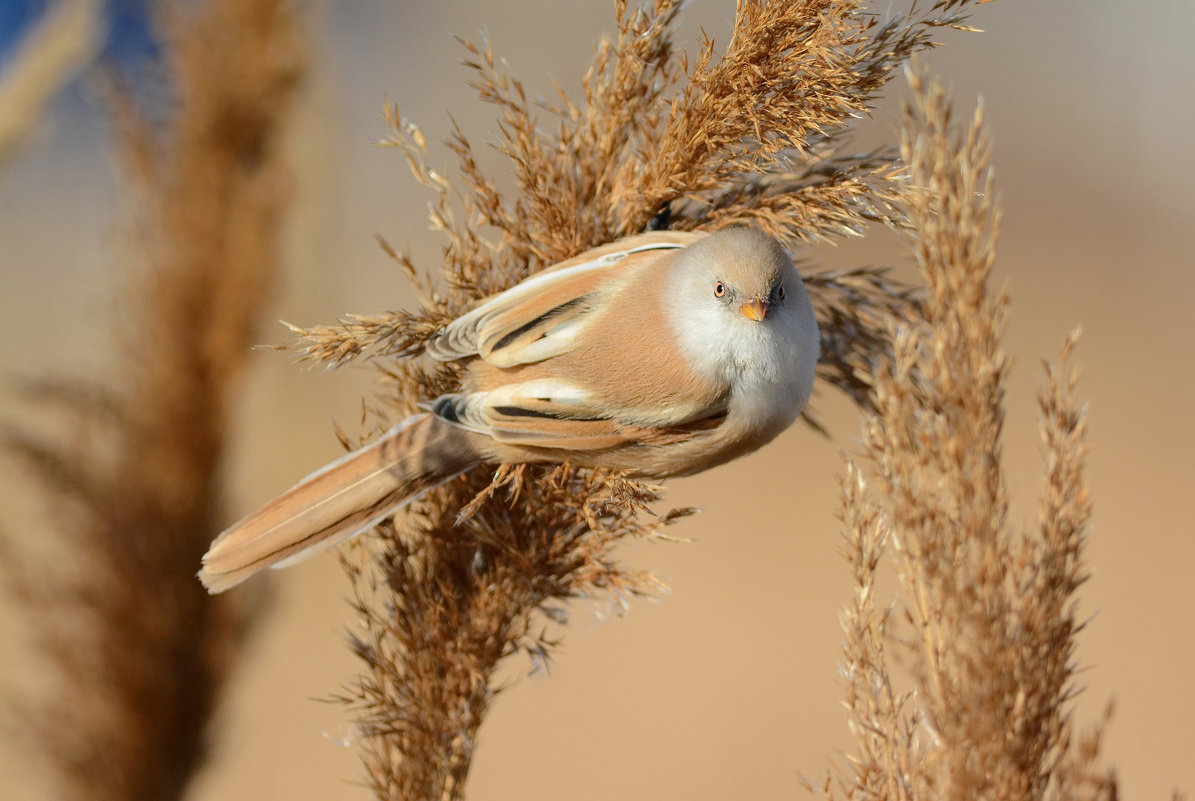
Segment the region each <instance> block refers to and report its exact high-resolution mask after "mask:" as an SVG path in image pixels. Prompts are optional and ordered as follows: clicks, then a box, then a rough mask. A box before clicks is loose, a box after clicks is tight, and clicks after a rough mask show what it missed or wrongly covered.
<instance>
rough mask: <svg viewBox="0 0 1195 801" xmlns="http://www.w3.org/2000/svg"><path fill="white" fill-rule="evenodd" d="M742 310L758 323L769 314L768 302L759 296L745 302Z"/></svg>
mask: <svg viewBox="0 0 1195 801" xmlns="http://www.w3.org/2000/svg"><path fill="white" fill-rule="evenodd" d="M742 312H743V316H744V317H746V318H747V319H748V320H754V321H755V322H757V323H758V322H759V321H760V320H762V319H763V318H764V317H767V316H768V304H766V303H764V302H763V301H762V300H760V299H759V298H751V300H749V301H747V302H746V303H744V304H743V308H742Z"/></svg>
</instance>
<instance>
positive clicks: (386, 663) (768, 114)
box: [292, 0, 968, 800]
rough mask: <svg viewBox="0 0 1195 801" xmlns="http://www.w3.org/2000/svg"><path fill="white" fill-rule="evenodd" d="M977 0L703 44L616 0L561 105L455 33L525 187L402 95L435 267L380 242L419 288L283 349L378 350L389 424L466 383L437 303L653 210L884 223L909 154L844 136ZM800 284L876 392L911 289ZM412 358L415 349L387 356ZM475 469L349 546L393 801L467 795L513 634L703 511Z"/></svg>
mask: <svg viewBox="0 0 1195 801" xmlns="http://www.w3.org/2000/svg"><path fill="white" fill-rule="evenodd" d="M966 5H968V4H967V3H960V2H940V3H937V4H935V5H934V6H933V7H932V8H931V9H929V10H928V11H916V10H915V11H914V12H912V13H910V14H908V15H897V16H892V17H890V18H888V20H887V21H886V22H883V23H881V22H879V20H878V18H877V17H876V15H875V14H873V13H871V12H869V11H866V10H865V9H864V6H863V4H861V3H858V2H851V1H850V0H803V1H802V2H794V3H762V2H747V1H746V0H745V1H744V2H741V3H740V4H739V7H738V13H737V15H736V19H735V24H734V30H733V32H732V34H731V36H730V39H729V42H728V44H727V45H726V47H725V49H724V51H723V52H722V53H721V55H720V57H718V58H715V52H716V50H715V46H714V43H713V42H712V41H711V40H707V41H705V42H704V43H703V45H702V48H701V50H700V53H699V54H698V55H697V56H696V57H695V58H693V59H689V57H687V56H684V55H681V54H678V53H677V51H676V48H675V46H674V44H673V31H674V27H675V23H676V19H677V15H678V12H679V8H680V3H679V2H674V1H673V0H656V2H654V3H653V4H651V5H650V6H649V7H648V8H645V9H642V10H637V11H631V10H629V9H628V7H627V4H626V3H625V2H622V1H621V0H620V1H619V2H616V20H617V26H618V33H617V35H616V36H615V37H614V38H612V39H609V40H603V41H602V42H600V43H599V44H598V46H597V49H596V52H595V55H594V61H593V65H592V67H591V68H590V69H589V71H588V72H587V73H586V75H585V78H584V82H583V95H584V97H583V99H582V101H581V102H579V103H578V102H574V101H573V100H571V99H570V98H569V97H567V96H566V95H565V94H564V93H563V92H562V91H559V90H558V92H557V94H558V96H559V97H558V99H557V100H556V101H555V102H554V103H553V104H549V103H547V102H543V101H533V100H531V99H529V97H528V93H527V91H526V90H525V88H524V87H523V85H522V83H520V82H519V81H518V80H517V79H516V78H515V77H514V76H512V75H511V74H510V73H509V71H508V69H507V68H506V66H505V65H504V64H503V62H501V61H500V60H499V59H497V58H496V57H495V56H494V53H493V49H492V47H491V46H490V45H489V43H488V42H482V43H481V44H474V43H470V42H462V44H463V46H464V47H465V48H466V52H467V56H466V66H467V68H468V69H469V70H470V72H471V85H472V86H473V88H474V89H475V90H476V92H477V94H478V97H479V98H480V99H481V100H482V101H485V102H489V103H493V104H495V105H496V106H497V107H498V108H499V109H500V129H499V137H498V142H497V143H496V146H497V148H498V149H499V151H500V152H501V153H503V154H505V155H506V156H507V158H508V160H509V165H510V169H511V173H512V175H513V178H514V183H515V187H516V191H515V193H514V194H512V195H509V196H504V195H503V194H502V193H501V192H500V191H499V189H498V186H499V183H498V182H497V181H495V180H493V179H492V178H490V177H489V176H488V175H486V174H485V173H484V172H483V171H482V169H481V167H480V165H479V164H478V161H477V159H476V158H475V157H474V155H473V154H474V151H473V146H472V144H471V143H470V141H469V139H468V138H467V136H466V135H465V133H464V132H463V131H461V130H460V129H458V128H454V129H453V130H452V132H451V134H450V137H449V139H448V142H447V144H448V146H449V148H450V150H451V151H452V152H453V154H454V155H455V158H456V161H457V169H456V171H455V173H454V174H452V175H451V176H450V175H447V174H445V173H444V172H442V171H440V170H437V169H435V168H433V166H432V165H431V164H430V163H429V160H428V150H427V142H426V138H425V136H424V134H423V132H422V131H421V130H420V129H419V128H418V127H417V126H416V125H414V124H413V123H411V122H409V121H406V120H404V119H402V117H401V115H400V114H399V111H398V108H397V107H396V106H394V105H390V104H388V105H387V108H386V116H387V120H388V122H389V124H390V126H391V129H392V130H391V134H390V138H389V139H388V141H387V142H386V144H387V145H389V146H391V147H394V148H395V149H397V150H398V151H399V152H400V153H401V154H402V155H403V157H404V158H405V159H406V160H407V163H408V165H409V167H410V169H411V173H412V175H413V177H414V179H415V180H416V182H418V183H419V184H421V185H423V186H424V187H426V188H428V189H429V190H431V192H432V202H431V208H430V219H431V222H432V225H433V227H434V228H435V229H437V230H438V231H440V232H441V234H442V235H443V236H444V246H443V254H442V255H443V266H442V276H443V281H442V282H440V283H439V284H438V285H437V282H436V281H435V280H433V279H432V278H431V277H430V276H428V275H427V274H426V273H424V272H422V271H421V270H419V269H418V268H417V267H416V265H414V264H413V263H412V261H411V259H410V258H409V257H408V256H406V254H399V253H397V252H396V251H394V249H392V248H389V247H388V246H387V250H388V252H389V253H390V255H391V256H393V257H394V258H395V259H396V261H398V263H399V265H400V266H401V267H402V269H403V271H404V272H405V273H406V274H407V275H408V276H409V277H411V278H412V279H413V280H415V281H416V282H417V284H418V288H419V290H420V295H421V308H419V309H418V310H414V311H408V312H386V313H383V314H380V315H376V316H370V317H364V316H353V317H346V318H344V319H343V320H341V321H340V322H339V323H337V324H335V325H330V326H321V327H314V328H307V329H296V333H298V334H299V337H298V339H297V341H296V342H295V343H294V344H293V345H292V347H293V348H294V349H295V350H296V351H297V352H298V354H299V355H300V358H302V359H305V360H308V361H311V362H313V363H322V364H326V365H336V366H340V365H344V364H347V363H349V362H352V361H355V360H359V359H373V360H374V362H375V363H376V364H378V366H379V368H380V373H381V376H382V382H383V392H384V395H385V397H387V398H388V399H391V400H392V401H393V408H391V409H388V410H378V414H379V417H380V422H379V423H378V426H377V427H378V428H382V427H383V426H384V425H385V424H386V422H389V421H391V420H393V419H394V418H395V417H396V416H397V415H405V414H408V413H410V412H411V411H412V410H414V409H415V407H416V405H417V404H418V403H419V402H420V401H423V400H426V399H428V398H432V397H436V396H437V395H439V394H442V393H444V392H448V391H453V390H454V389H455V387H456V386H457V385H458V381H459V378H460V375H459V369H460V368H459V366H458V365H456V364H452V363H447V364H446V363H438V362H437V363H435V364H429V363H428V361H429V360H426V359H418V358H413V357H417V356H418V355H419V353H420V352H421V351H422V349H423V345H424V343H425V342H426V341H427V340H428V339H429V338H430V337H431V336H432V335H433V334H434V333H435V332H436V331H437V330H439V329H440V327H441V326H442V325H443V324H444V323H445V322H447V321H448V320H450V319H452V318H454V317H456V316H457V315H459V314H460V313H462V312H464V311H465V310H466V309H468V308H469V307H470V306H471V305H472V304H474V303H475V302H476V301H477V299H479V298H481V297H484V296H486V295H489V294H492V293H495V292H498V291H501V290H503V289H506V288H508V287H510V286H512V285H513V284H515V283H517V282H518V281H520V280H522V279H523V278H525V277H526V276H528V275H530V274H532V273H534V272H535V271H537V270H539V269H541V268H543V267H545V266H547V265H549V264H551V263H554V262H557V261H560V260H563V259H565V258H568V257H570V256H573V255H575V254H576V253H578V252H580V251H582V250H584V249H586V248H589V247H593V246H597V245H600V244H603V243H606V242H609V241H612V240H614V239H616V238H618V237H620V236H623V235H626V234H631V233H636V232H639V231H642V230H644V229H645V228H647V227H664V226H672V227H676V228H679V229H694V228H702V229H707V230H716V229H718V228H723V227H726V226H729V225H733V224H736V223H742V222H750V223H751V224H753V225H755V226H757V227H760V228H763V229H765V230H767V231H769V232H771V233H772V234H774V235H776V236H777V237H779V238H780V239H782V240H783V241H785V242H787V243H788V244H789V245H790V246H795V245H799V244H801V243H805V242H810V241H813V240H816V239H819V238H822V237H836V236H844V235H854V234H858V233H859V232H860V231H861V230H862V229H863V227H864V226H866V225H867V224H868V223H870V222H878V223H881V224H886V225H889V226H893V227H896V228H902V227H904V226H905V225H906V221H905V217H904V214H903V211H902V208H901V205H900V204H901V203H902V202H903V194H902V185H903V182H904V181H905V177H904V167H903V164H902V162H901V159H900V157H899V155H898V154H897V152H896V151H895V150H892V149H887V150H878V151H875V152H870V153H863V154H857V155H856V154H851V153H849V152H848V151H847V150H846V140H847V137H848V135H849V133H850V132H851V131H852V129H853V126H854V123H855V122H856V120H857V119H858V118H859V117H860V116H861V115H864V114H866V113H867V110H868V108H869V107H870V104H871V103H872V102H873V101H874V99H875V97H876V96H877V94H878V92H879V91H880V90H881V89H882V87H883V86H884V84H885V83H886V82H887V81H888V79H889V78H890V77H891V74H892V72H893V70H894V69H895V68H896V67H897V66H898V65H899V64H900V63H901V62H902V61H903V60H904V59H905V58H907V57H908V56H909V55H910V54H912V53H913V52H915V51H917V50H920V49H924V48H927V47H930V46H932V45H933V44H934V40H933V37H934V36H935V35H936V33H937V31H938V29H939V28H941V27H945V26H960V25H961V21H962V19H963V17H962V16H961V12H960V10H959V9H961V8H963V7H965V6H966ZM916 8H917V7H916V6H914V9H916ZM541 116H545V117H546V118H548V119H550V120H551V123H550V124H544V123H543V122H541V120H540V117H541ZM437 287H438V288H437ZM809 289H810V293H811V294H812V295H813V298H814V303H815V306H816V308H817V311H818V318H819V323H820V325H821V326H822V331H823V338H824V353H825V361H824V363H823V365H822V366H821V370H820V375H821V376H822V378H823V379H824V380H825V381H827V382H829V383H830V384H832V385H835V386H839V387H840V388H842V389H843V390H844V391H846V392H847V393H848V394H849V395H850V397H852V398H853V399H854V400H856V401H857V402H858V403H860V404H861V405H864V406H870V404H871V400H872V397H873V395H872V390H871V387H870V384H869V380H870V378H869V375H868V372H867V369H866V368H867V366H868V365H870V364H872V363H873V362H874V361H875V359H876V358H877V356H878V355H879V354H882V353H885V352H888V351H890V349H891V344H890V330H891V325H892V324H891V320H890V318H896V319H897V320H898V321H902V322H909V321H911V320H915V319H919V316H920V314H921V310H920V307H919V305H918V301H917V299H916V298H915V297H914V295H913V294H912V293H911V292H910V291H909V290H907V289H906V288H903V287H900V286H897V285H896V284H894V283H893V282H892V281H891V280H890V279H889V278H888V277H887V276H886V275H885V273H884V271H883V270H879V269H871V268H864V269H860V270H855V271H850V272H845V273H836V274H826V275H820V276H818V275H813V276H811V277H810V280H809ZM400 356H401V357H410V358H400V359H390V358H379V357H400ZM811 422H814V421H812V420H811ZM814 425H816V423H815V422H814ZM483 472H484V471H480V470H478V471H474V472H473V473H472V474H471V475H466V476H463V477H461V478H458V479H456V480H454V481H452V482H449V483H448V484H446V485H445V486H443V487H441V488H440V489H438V490H436V491H435V492H433V493H429V494H428V495H427V496H425V497H424V498H423V499H421V500H420V501H419V502H418V503H416V504H414V505H413V506H412V507H411V508H409V509H408V510H407V511H406V512H405V513H404V514H403V515H402V516H401V517H400V518H398V521H399V522H397V523H395V524H388V525H384V526H382V527H381V528H380V529H379V531H380V534H381V536H380V538H379V550H378V551H377V553H376V554H375V555H374V556H373V566H372V568H367V567H363V566H361V565H360V563H359V559H360V558H361V556H362V548H361V547H360V546H358V547H357V549H356V550H355V551H354V553H356V554H357V555H358V557H359V559H358V560H357V561H354V560H349V561H348V562H346V567H347V570H348V573H349V575H350V578H351V579H352V581H353V584H354V587H355V588H356V604H355V605H356V609H357V612H358V614H359V615H360V619H361V623H362V628H361V629H360V630H359V631H356V632H354V634H353V635H352V636H353V637H354V648H355V650H356V652H357V654H358V655H359V656H360V657H361V658H362V660H363V662H364V667H363V672H362V674H361V675H360V676H359V677H357V678H356V679H355V680H354V681H353V682H350V683H349V684H348V685H347V686H346V687H345V689H344V690H343V692H342V693H341V695H340V698H341V699H342V700H344V701H345V702H346V703H348V704H350V706H351V707H352V708H353V709H354V710H355V714H356V715H357V719H358V720H359V721H360V722H361V733H362V737H361V741H360V744H361V749H362V755H363V761H364V763H365V767H366V771H367V775H368V777H369V782H370V784H371V785H372V787H373V789H374V791H375V793H376V794H377V796H378V798H381V799H408V798H437V799H445V800H448V799H459V798H462V797H463V794H464V781H465V778H466V775H467V773H468V769H469V765H470V761H471V757H472V751H473V744H474V742H475V736H476V733H477V730H478V726H480V724H481V721H482V719H483V716H484V714H485V712H486V710H487V709H488V706H489V704H490V703H491V702H492V700H493V697H494V695H495V693H496V692H497V689H496V688H494V687H493V686H492V684H491V681H492V677H493V675H494V670H495V667H496V666H497V664H498V662H499V661H500V660H501V659H502V658H503V657H506V656H509V655H511V654H514V653H519V652H522V653H526V654H530V655H531V656H532V658H533V661H537V662H538V661H539V660H542V659H545V658H546V657H547V655H548V653H549V652H550V648H551V645H552V642H551V639H550V638H549V637H548V635H547V634H546V633H544V627H545V625H547V623H548V622H550V621H552V620H555V619H558V618H559V614H560V613H559V610H560V603H561V602H563V601H564V600H566V599H568V598H571V597H576V596H584V595H592V594H594V593H599V594H601V593H608V594H613V595H614V597H615V598H617V599H619V600H625V599H626V598H627V597H629V596H631V595H634V594H636V593H638V592H641V591H645V590H650V589H651V588H652V587H653V586H654V583H653V581H652V580H651V578H650V576H648V575H642V574H636V573H627V572H624V571H623V569H622V568H620V567H619V566H618V565H617V564H616V563H615V562H613V561H612V558H611V549H612V547H613V546H614V545H615V544H616V542H617V541H618V540H620V539H622V538H625V537H635V536H638V537H656V538H658V537H660V536H662V535H661V534H660V532H659V530H658V529H659V527H660V526H662V525H664V524H666V523H668V522H671V521H673V520H675V519H676V518H677V517H679V516H682V515H683V514H686V513H687V512H688V510H682V511H680V512H673V513H669V514H666V515H664V516H662V517H658V518H654V517H650V516H648V515H644V514H642V513H643V512H644V511H645V510H646V507H647V506H648V505H650V504H652V503H654V502H655V501H656V499H657V495H656V491H655V489H654V488H650V487H646V486H643V485H642V484H639V483H637V482H631V481H627V480H626V479H624V478H620V477H618V476H613V475H607V474H603V473H586V472H574V471H570V470H569V469H568V468H557V469H548V468H543V467H528V466H519V467H511V466H502V467H500V468H498V469H497V471H496V472H495V473H494V474H493V475H492V476H487V475H483ZM536 621H542V622H540V623H537V622H536Z"/></svg>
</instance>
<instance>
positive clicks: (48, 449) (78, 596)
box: [0, 0, 304, 801]
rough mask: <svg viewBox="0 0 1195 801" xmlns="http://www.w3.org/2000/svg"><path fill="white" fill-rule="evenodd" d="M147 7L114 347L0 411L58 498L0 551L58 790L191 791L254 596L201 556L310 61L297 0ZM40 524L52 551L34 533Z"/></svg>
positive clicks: (273, 262)
mask: <svg viewBox="0 0 1195 801" xmlns="http://www.w3.org/2000/svg"><path fill="white" fill-rule="evenodd" d="M92 10H93V12H94V9H92ZM158 11H159V13H160V14H161V17H160V18H159V20H158V23H159V28H160V34H161V37H162V41H163V43H164V50H163V52H164V64H163V70H164V73H165V77H166V79H167V80H168V81H169V83H170V86H171V90H172V92H173V97H172V102H171V105H170V106H169V108H168V109H165V110H163V109H146V108H144V107H143V106H141V105H139V104H138V101H137V99H136V98H135V97H134V96H133V95H132V94H131V93H130V92H128V91H124V90H121V89H118V88H114V89H113V90H112V92H111V95H110V96H111V101H112V102H111V108H112V111H113V113H114V116H115V118H116V119H117V121H118V123H119V129H120V134H119V142H118V151H119V152H118V153H117V154H116V155H117V156H118V157H119V162H120V165H121V168H122V170H121V171H122V175H123V179H124V183H125V188H126V191H127V192H128V193H129V195H130V196H131V197H132V198H133V200H134V202H135V214H136V224H135V226H134V228H133V230H132V231H130V238H131V241H132V247H131V248H130V250H131V252H132V253H133V254H134V258H135V261H136V263H135V264H133V265H130V266H129V268H128V269H127V271H124V274H123V275H122V276H121V277H120V278H121V280H122V281H123V282H124V290H123V293H122V304H121V308H120V310H119V313H120V316H119V319H114V320H112V326H111V331H109V332H104V334H101V335H105V334H106V335H109V336H111V338H112V343H113V344H112V347H113V348H114V349H115V350H116V351H118V356H117V358H116V359H115V360H114V362H115V365H116V366H115V368H114V369H113V371H112V374H110V375H106V376H101V377H93V376H87V377H72V376H65V375H59V376H56V377H53V378H48V379H45V378H40V379H36V380H29V381H25V382H24V383H23V385H22V386H21V387H20V390H19V391H20V393H21V394H22V395H23V397H24V399H25V400H26V401H27V402H28V407H29V415H28V417H27V419H22V420H20V421H9V422H8V424H7V425H6V427H5V429H4V448H5V450H6V451H7V453H8V455H9V456H12V457H15V458H17V459H20V460H22V461H23V462H24V463H25V464H26V465H27V466H28V467H29V468H30V469H31V471H32V472H33V473H34V474H35V475H36V476H37V477H38V478H39V479H40V480H41V485H42V489H43V490H44V491H45V493H46V494H47V496H48V499H47V506H48V507H49V508H50V514H49V515H48V517H47V519H46V528H45V530H44V531H42V532H38V537H30V536H29V534H28V532H20V535H21V536H20V540H18V539H17V537H16V536H15V534H16V533H15V532H14V533H13V536H9V537H8V538H7V539H6V541H5V558H4V560H3V561H2V562H0V565H2V569H3V572H4V574H5V578H6V580H7V584H8V585H9V587H10V588H12V589H13V590H14V591H15V593H16V594H17V596H18V598H19V600H20V602H21V603H22V604H24V606H25V608H26V614H27V615H28V617H29V618H30V619H31V620H34V621H36V626H35V637H36V648H37V649H38V652H39V658H40V660H41V661H42V662H43V663H44V664H43V666H44V669H45V671H46V672H48V673H51V674H53V675H54V676H55V683H54V687H53V689H52V691H51V693H50V695H49V697H48V699H47V700H45V701H44V702H34V703H30V704H28V705H27V706H26V708H24V709H23V710H21V714H22V717H23V723H24V728H23V733H24V736H25V737H26V738H29V739H30V740H31V742H29V743H28V745H29V746H30V747H31V749H33V750H34V751H35V752H39V753H40V755H42V756H44V757H45V758H46V759H47V760H48V763H49V764H48V765H47V767H48V768H49V771H50V773H51V775H52V780H53V782H54V783H55V785H56V794H57V796H58V797H60V798H64V799H79V800H80V801H83V800H84V799H105V800H106V801H111V799H126V800H127V801H138V800H140V801H150V800H151V799H152V800H153V801H162V799H170V798H179V797H181V795H182V793H183V790H184V788H185V786H186V783H187V781H188V780H189V778H190V777H191V776H192V775H193V773H194V771H195V769H196V767H197V766H198V765H199V764H200V763H201V762H202V760H203V758H204V756H205V751H206V749H205V743H206V735H207V723H208V719H209V717H210V715H211V713H212V711H213V708H214V706H215V704H216V701H217V699H218V697H219V692H220V689H221V687H222V685H223V683H224V681H225V679H226V678H227V676H228V672H229V669H230V667H231V666H232V663H233V661H234V657H235V655H236V651H237V647H238V643H239V642H240V639H241V636H242V634H243V630H244V626H245V624H246V622H247V616H246V611H247V605H246V603H245V602H246V600H249V599H246V598H241V599H237V598H229V599H224V598H220V599H212V598H209V597H208V596H207V594H206V593H205V592H204V591H203V589H202V587H200V586H199V584H198V582H197V581H196V580H195V578H194V575H195V571H196V568H197V565H198V563H199V562H198V560H199V557H200V555H201V554H202V553H203V551H204V550H205V548H206V547H207V544H208V542H209V541H210V540H211V536H212V532H213V531H216V530H218V529H219V527H220V525H221V523H222V522H223V519H224V518H223V515H222V512H221V509H222V503H221V501H222V498H223V494H224V493H223V489H222V486H221V471H220V468H221V456H222V454H223V453H224V449H225V446H226V443H227V437H228V436H229V435H230V431H229V424H228V420H229V413H230V405H231V403H232V400H233V397H234V395H235V392H236V390H237V387H238V386H239V383H240V379H241V377H242V374H243V372H244V370H245V367H246V364H247V361H248V356H249V347H250V345H252V344H253V341H254V340H253V338H252V336H251V335H252V332H253V331H254V330H255V327H256V325H257V324H258V318H259V317H260V314H261V307H262V303H263V301H264V299H265V298H266V296H267V294H268V292H269V290H270V287H271V284H272V282H273V280H274V277H275V275H276V274H277V272H278V268H279V254H278V247H279V241H278V240H279V230H280V227H281V224H282V222H283V212H284V209H285V207H286V202H287V195H288V192H289V190H290V185H289V182H288V179H287V169H286V166H285V164H284V162H283V159H282V153H281V150H280V147H279V142H280V136H281V134H282V132H283V131H284V130H285V125H286V121H287V112H288V109H289V107H290V104H291V98H292V95H293V94H294V89H295V86H296V83H297V80H298V78H299V76H300V73H301V71H302V64H303V60H304V57H303V49H304V43H303V38H302V35H301V30H300V22H299V19H298V17H297V15H296V13H295V11H294V9H293V8H292V7H291V4H290V3H289V2H287V0H250V1H249V2H242V0H208V1H207V2H204V3H201V4H199V5H198V6H196V7H185V8H184V7H181V6H164V7H162V8H160V9H158ZM41 41H42V40H37V41H35V42H32V43H31V46H38V44H39V43H40V42H41ZM44 46H45V47H47V48H55V47H60V45H59V44H57V43H54V44H45V45H44ZM29 75H30V80H33V81H38V80H41V81H44V80H46V79H45V78H44V77H39V76H38V75H37V74H36V73H30V74H29ZM46 88H47V89H50V88H52V87H46ZM31 91H32V90H31ZM7 111H8V109H7V108H6V109H4V112H5V113H7ZM9 122H11V120H6V121H5V123H6V124H7V123H9ZM46 373H47V374H50V375H53V373H54V368H53V366H52V365H50V366H48V367H47V370H46ZM39 538H46V539H53V540H54V541H55V542H54V543H53V544H54V545H56V546H59V547H58V548H57V551H56V556H53V557H51V558H45V556H46V554H45V553H43V552H42V551H41V550H38V551H37V553H33V552H32V551H31V550H30V548H29V546H28V543H29V542H30V541H31V540H36V539H39Z"/></svg>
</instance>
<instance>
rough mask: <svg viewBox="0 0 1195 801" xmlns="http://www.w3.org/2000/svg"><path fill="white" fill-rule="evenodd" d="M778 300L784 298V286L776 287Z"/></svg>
mask: <svg viewBox="0 0 1195 801" xmlns="http://www.w3.org/2000/svg"><path fill="white" fill-rule="evenodd" d="M776 300H784V287H782V286H778V287H776Z"/></svg>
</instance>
